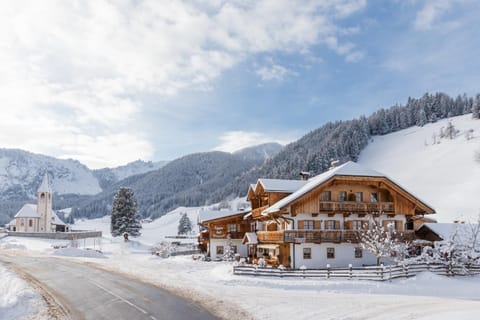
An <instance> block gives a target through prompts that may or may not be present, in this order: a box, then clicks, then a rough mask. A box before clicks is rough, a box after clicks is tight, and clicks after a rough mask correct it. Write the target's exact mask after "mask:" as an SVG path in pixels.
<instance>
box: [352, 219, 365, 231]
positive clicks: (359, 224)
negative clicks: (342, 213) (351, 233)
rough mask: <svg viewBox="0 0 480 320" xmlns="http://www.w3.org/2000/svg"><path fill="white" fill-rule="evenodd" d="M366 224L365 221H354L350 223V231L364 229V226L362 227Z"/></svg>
mask: <svg viewBox="0 0 480 320" xmlns="http://www.w3.org/2000/svg"><path fill="white" fill-rule="evenodd" d="M366 223H367V222H366V221H361V220H354V221H352V229H353V230H362V229H366V226H365V227H364V225H365V224H366Z"/></svg>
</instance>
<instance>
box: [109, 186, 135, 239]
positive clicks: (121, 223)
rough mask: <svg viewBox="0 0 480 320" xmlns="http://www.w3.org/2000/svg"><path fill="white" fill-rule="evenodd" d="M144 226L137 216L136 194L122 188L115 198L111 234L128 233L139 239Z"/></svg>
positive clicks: (115, 235)
mask: <svg viewBox="0 0 480 320" xmlns="http://www.w3.org/2000/svg"><path fill="white" fill-rule="evenodd" d="M141 228H142V225H141V224H140V216H139V215H138V214H137V201H136V199H135V194H134V193H133V191H132V190H131V189H129V188H123V187H122V188H120V189H119V190H118V192H117V193H116V194H115V197H114V198H113V205H112V215H111V223H110V232H111V233H112V236H114V237H117V236H119V235H122V234H124V233H125V232H126V233H128V234H129V235H130V236H133V237H138V236H139V235H140V234H141V233H140V229H141Z"/></svg>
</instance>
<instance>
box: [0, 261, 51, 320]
mask: <svg viewBox="0 0 480 320" xmlns="http://www.w3.org/2000/svg"><path fill="white" fill-rule="evenodd" d="M0 319H2V320H7V319H16V320H21V319H24V320H27V319H48V317H47V306H46V304H45V301H44V300H43V298H42V297H41V296H40V295H39V294H38V293H37V292H36V291H35V290H34V289H33V288H32V287H30V286H29V285H28V284H27V283H26V282H25V281H24V280H22V279H20V278H19V277H18V276H17V275H16V274H15V273H12V272H11V271H10V270H8V269H6V268H5V267H4V266H3V265H1V264H0Z"/></svg>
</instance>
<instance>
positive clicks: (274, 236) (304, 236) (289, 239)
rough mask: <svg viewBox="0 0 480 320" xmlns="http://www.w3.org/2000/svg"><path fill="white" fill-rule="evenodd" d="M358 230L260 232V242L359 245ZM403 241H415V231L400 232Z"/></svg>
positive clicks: (399, 235) (258, 235)
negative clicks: (344, 243)
mask: <svg viewBox="0 0 480 320" xmlns="http://www.w3.org/2000/svg"><path fill="white" fill-rule="evenodd" d="M359 233H360V231H357V230H282V231H258V232H257V238H258V241H260V242H263V243H323V242H327V243H340V242H349V243H358V242H359ZM395 237H397V238H398V239H399V240H401V241H412V240H414V239H415V233H414V231H413V230H405V231H398V233H397V234H396V235H395Z"/></svg>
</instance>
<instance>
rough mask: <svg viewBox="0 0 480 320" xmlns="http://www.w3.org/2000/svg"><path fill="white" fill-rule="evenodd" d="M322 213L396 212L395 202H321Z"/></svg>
mask: <svg viewBox="0 0 480 320" xmlns="http://www.w3.org/2000/svg"><path fill="white" fill-rule="evenodd" d="M320 211H348V212H394V211H395V206H394V204H393V202H355V201H342V202H335V201H320Z"/></svg>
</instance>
